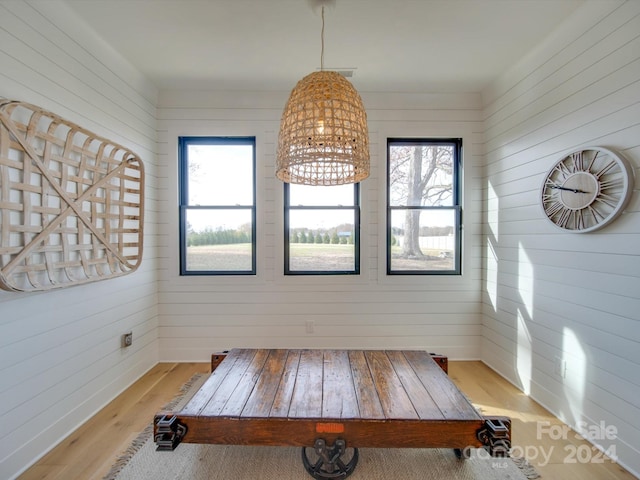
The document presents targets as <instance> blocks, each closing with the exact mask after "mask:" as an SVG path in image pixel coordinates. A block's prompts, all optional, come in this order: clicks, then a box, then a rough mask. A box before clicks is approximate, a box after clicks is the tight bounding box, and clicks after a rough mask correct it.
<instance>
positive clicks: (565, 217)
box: [556, 209, 571, 228]
mask: <svg viewBox="0 0 640 480" xmlns="http://www.w3.org/2000/svg"><path fill="white" fill-rule="evenodd" d="M569 220H571V210H569V209H565V210H563V211H562V213H561V214H560V217H559V218H558V220H557V221H556V223H557V224H558V225H559V226H561V227H562V228H567V225H569Z"/></svg>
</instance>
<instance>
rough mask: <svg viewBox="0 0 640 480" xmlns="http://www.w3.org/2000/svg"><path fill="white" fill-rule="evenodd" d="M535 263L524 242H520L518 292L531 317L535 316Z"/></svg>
mask: <svg viewBox="0 0 640 480" xmlns="http://www.w3.org/2000/svg"><path fill="white" fill-rule="evenodd" d="M533 287H534V285H533V264H532V263H531V260H530V259H529V255H527V252H526V251H525V249H524V246H523V245H522V243H519V244H518V292H519V293H520V298H521V299H522V304H523V305H524V306H525V308H526V309H527V314H528V316H529V318H533Z"/></svg>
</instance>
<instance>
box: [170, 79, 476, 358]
mask: <svg viewBox="0 0 640 480" xmlns="http://www.w3.org/2000/svg"><path fill="white" fill-rule="evenodd" d="M353 83H354V85H355V86H356V88H357V79H355V78H354V79H353ZM292 87H293V85H292ZM288 93H289V92H277V93H266V92H263V93H260V92H243V93H239V92H235V93H234V92H212V91H209V92H177V91H173V92H172V91H163V92H161V94H160V100H159V107H158V116H159V140H160V152H161V154H160V164H161V170H160V171H161V172H162V173H161V185H162V189H163V192H162V194H161V195H160V196H161V197H162V198H164V199H166V201H163V204H162V205H161V210H162V212H163V224H162V230H161V236H160V238H161V240H160V242H161V244H162V245H161V256H162V270H161V278H160V284H159V286H160V306H159V315H160V328H159V332H160V357H161V359H162V361H204V360H206V359H207V358H208V357H209V355H210V354H211V353H212V352H214V351H216V350H220V349H227V348H233V347H238V348H239V347H246V348H263V347H264V348H380V349H382V348H421V349H428V350H436V351H438V352H440V353H443V354H447V355H449V356H450V357H452V358H458V359H473V358H477V357H478V356H479V354H480V344H481V341H480V334H481V320H480V300H481V297H480V286H481V285H480V279H481V250H480V249H481V245H482V242H481V239H480V237H479V235H480V232H481V224H480V217H479V214H480V211H481V210H480V206H479V203H480V200H481V196H480V195H481V189H480V188H479V182H480V171H479V169H478V165H479V164H480V158H479V156H478V153H477V150H478V145H479V143H480V137H479V133H478V132H479V129H480V128H481V126H480V124H479V119H480V110H479V106H480V97H479V95H428V94H425V95H418V94H416V95H401V94H386V95H383V94H375V93H368V92H360V93H361V95H362V97H363V102H364V104H365V108H366V110H367V114H368V120H369V129H370V137H371V159H372V174H371V177H370V178H369V179H367V180H366V181H365V182H363V183H362V227H361V234H362V235H361V247H362V251H361V274H360V275H358V276H326V277H317V276H314V277H304V276H293V277H287V276H285V275H284V273H283V270H284V267H283V238H284V235H283V199H282V195H283V186H282V184H281V183H280V181H278V180H277V179H276V178H275V175H274V171H275V166H274V165H275V153H276V142H277V135H278V128H279V122H280V117H281V115H282V110H283V108H284V104H285V102H286V100H287V97H288ZM183 135H255V136H256V137H257V164H258V167H257V171H258V212H257V215H258V234H257V242H258V247H257V248H258V265H257V269H258V274H257V275H256V276H255V277H246V276H244V277H233V276H231V277H218V278H216V277H206V276H203V277H180V276H179V271H178V260H179V257H178V222H177V219H178V208H177V207H178V205H177V198H178V180H177V138H178V137H179V136H183ZM430 136H433V137H462V138H463V144H464V146H463V148H464V260H463V270H464V275H463V276H460V277H456V276H433V277H428V278H421V277H417V276H409V277H400V276H394V277H389V276H387V275H386V265H385V259H386V257H385V241H386V240H385V239H386V233H385V225H384V224H385V202H386V199H385V196H386V184H385V170H386V167H385V162H386V139H387V138H388V137H430ZM307 322H313V333H308V332H307Z"/></svg>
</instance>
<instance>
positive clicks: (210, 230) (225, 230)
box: [185, 209, 253, 271]
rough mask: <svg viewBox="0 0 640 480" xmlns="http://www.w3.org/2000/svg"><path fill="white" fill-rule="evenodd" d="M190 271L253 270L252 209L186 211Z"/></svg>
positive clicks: (188, 266)
mask: <svg viewBox="0 0 640 480" xmlns="http://www.w3.org/2000/svg"><path fill="white" fill-rule="evenodd" d="M185 214H186V224H187V231H186V254H187V255H186V269H187V270H188V271H251V270H252V264H253V263H252V238H251V231H252V227H251V209H228V210H225V209H202V210H194V209H187V210H186V212H185Z"/></svg>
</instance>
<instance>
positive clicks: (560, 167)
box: [554, 162, 573, 178]
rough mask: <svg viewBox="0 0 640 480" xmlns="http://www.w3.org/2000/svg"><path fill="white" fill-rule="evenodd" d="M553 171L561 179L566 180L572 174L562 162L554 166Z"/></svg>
mask: <svg viewBox="0 0 640 480" xmlns="http://www.w3.org/2000/svg"><path fill="white" fill-rule="evenodd" d="M554 170H555V171H556V172H557V173H558V175H560V176H561V177H562V178H567V177H568V176H569V175H571V174H572V173H573V171H572V170H571V169H570V168H569V167H567V166H566V165H565V163H564V162H560V163H558V164H557V165H556V167H555V168H554Z"/></svg>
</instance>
